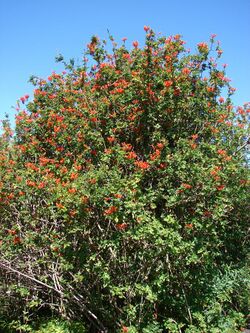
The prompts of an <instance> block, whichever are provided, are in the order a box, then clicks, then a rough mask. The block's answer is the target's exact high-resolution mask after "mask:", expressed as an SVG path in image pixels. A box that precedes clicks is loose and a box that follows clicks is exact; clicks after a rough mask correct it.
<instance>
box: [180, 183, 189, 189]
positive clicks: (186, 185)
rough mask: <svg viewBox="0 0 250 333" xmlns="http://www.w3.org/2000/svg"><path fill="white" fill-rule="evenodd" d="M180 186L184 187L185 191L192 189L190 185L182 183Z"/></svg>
mask: <svg viewBox="0 0 250 333" xmlns="http://www.w3.org/2000/svg"><path fill="white" fill-rule="evenodd" d="M181 186H182V187H184V188H185V189H190V188H192V185H190V184H186V183H182V184H181Z"/></svg>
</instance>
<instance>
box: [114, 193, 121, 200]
mask: <svg viewBox="0 0 250 333" xmlns="http://www.w3.org/2000/svg"><path fill="white" fill-rule="evenodd" d="M114 197H115V198H117V199H121V198H122V194H119V193H117V194H114Z"/></svg>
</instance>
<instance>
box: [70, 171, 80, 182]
mask: <svg viewBox="0 0 250 333" xmlns="http://www.w3.org/2000/svg"><path fill="white" fill-rule="evenodd" d="M77 178H78V174H77V173H75V172H72V173H71V175H70V179H71V180H74V179H77Z"/></svg>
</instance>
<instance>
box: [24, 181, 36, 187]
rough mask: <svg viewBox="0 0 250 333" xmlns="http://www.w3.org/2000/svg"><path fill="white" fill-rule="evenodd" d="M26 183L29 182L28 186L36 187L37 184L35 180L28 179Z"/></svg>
mask: <svg viewBox="0 0 250 333" xmlns="http://www.w3.org/2000/svg"><path fill="white" fill-rule="evenodd" d="M26 184H27V185H28V186H30V187H34V186H36V183H35V182H33V181H32V180H27V181H26Z"/></svg>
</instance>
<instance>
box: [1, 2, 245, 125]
mask: <svg viewBox="0 0 250 333" xmlns="http://www.w3.org/2000/svg"><path fill="white" fill-rule="evenodd" d="M144 25H149V26H151V27H152V28H153V29H154V30H155V31H156V32H162V33H163V34H164V35H166V36H169V35H175V34H181V35H182V36H183V39H184V40H185V41H186V42H187V47H191V48H194V47H195V45H196V44H197V43H199V42H202V41H208V40H209V37H210V35H211V34H212V33H215V34H217V38H218V39H219V40H220V41H221V46H222V49H223V51H224V54H223V56H222V62H223V63H227V64H228V69H227V74H228V76H229V78H231V80H232V85H233V87H235V88H237V92H236V94H235V96H234V98H233V101H234V104H235V105H241V104H243V103H244V102H248V101H250V84H249V78H250V62H249V54H250V43H249V41H250V1H249V0H238V1H233V0H231V1H230V0H210V1H200V0H187V1H185V0H179V1H178V0H177V1H169V0H165V1H164V0H154V1H148V0H145V1H143V0H134V1H133V0H126V1H114V0H111V1H109V0H106V1H101V0H92V1H85V0H69V1H67V0H40V1H38V0H0V75H1V76H0V119H1V118H3V117H4V114H5V113H8V114H9V115H10V119H11V122H12V123H14V114H15V110H14V109H12V108H11V106H15V104H16V100H17V99H18V98H19V97H21V96H23V95H24V94H30V95H31V96H32V92H33V89H34V88H33V87H32V85H31V84H30V83H28V80H29V77H30V76H31V75H37V76H39V77H43V78H46V77H47V76H48V75H49V74H50V73H51V72H52V71H53V70H56V71H61V68H59V65H58V64H56V63H55V60H54V59H55V56H56V55H57V54H59V53H62V54H63V55H64V56H65V58H66V59H68V58H71V57H73V58H75V59H81V56H82V52H83V50H84V48H85V46H86V44H87V43H88V42H89V39H90V37H91V36H92V35H98V36H100V37H101V38H106V37H107V29H109V31H110V33H111V34H112V35H113V36H114V37H115V39H116V40H117V41H119V40H121V38H123V37H127V38H128V45H129V43H132V41H133V40H138V41H139V42H141V43H143V39H144V30H143V26H144Z"/></svg>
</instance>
